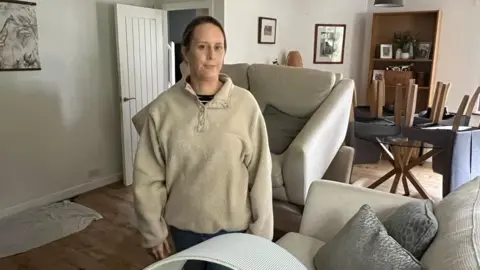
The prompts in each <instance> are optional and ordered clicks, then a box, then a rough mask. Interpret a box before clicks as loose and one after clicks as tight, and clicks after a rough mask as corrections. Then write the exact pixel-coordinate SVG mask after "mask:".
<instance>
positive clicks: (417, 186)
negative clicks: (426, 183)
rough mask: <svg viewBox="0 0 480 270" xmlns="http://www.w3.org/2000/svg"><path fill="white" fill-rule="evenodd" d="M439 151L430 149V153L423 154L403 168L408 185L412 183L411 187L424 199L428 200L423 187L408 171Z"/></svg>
mask: <svg viewBox="0 0 480 270" xmlns="http://www.w3.org/2000/svg"><path fill="white" fill-rule="evenodd" d="M441 151H442V150H439V149H432V150H431V151H430V152H428V153H426V154H423V155H422V156H420V157H419V158H417V159H414V160H413V161H412V162H409V163H408V165H407V166H406V167H405V170H404V175H405V176H406V177H407V179H408V180H409V181H410V183H412V185H413V186H414V187H415V189H416V190H417V191H418V193H419V194H420V195H421V196H422V198H424V199H430V197H429V196H428V194H427V192H426V191H425V189H424V188H423V186H422V185H421V184H420V182H419V181H418V179H417V178H416V177H415V176H414V175H413V174H412V172H411V171H410V170H411V169H413V168H414V167H416V166H418V165H420V164H422V163H423V162H425V161H426V160H427V159H429V158H431V157H433V156H435V155H436V154H438V153H440V152H441Z"/></svg>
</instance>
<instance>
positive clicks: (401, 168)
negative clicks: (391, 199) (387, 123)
mask: <svg viewBox="0 0 480 270" xmlns="http://www.w3.org/2000/svg"><path fill="white" fill-rule="evenodd" d="M392 128H393V127H392ZM356 137H357V138H359V139H363V140H366V141H369V142H372V143H375V144H376V145H378V147H379V148H380V151H381V152H382V155H384V156H385V157H386V158H387V160H388V162H390V164H392V166H393V169H392V170H390V171H389V172H388V173H386V174H385V175H384V176H382V177H380V178H379V179H378V180H377V181H375V182H374V183H373V184H371V185H370V186H368V188H372V189H375V188H377V187H378V186H380V185H381V184H383V183H385V182H386V181H387V180H388V179H390V178H391V177H393V176H394V177H395V178H394V180H393V184H392V186H391V188H390V193H396V192H397V187H398V185H399V183H400V180H401V181H402V185H403V188H404V190H405V196H410V190H409V188H408V181H409V182H410V183H411V184H412V185H413V187H414V188H415V189H416V190H417V191H418V193H419V194H420V196H422V198H424V199H430V197H429V196H428V194H427V192H426V191H425V189H424V188H423V186H422V185H421V184H420V182H419V181H418V179H417V178H416V177H415V176H414V175H413V173H412V172H411V170H412V169H413V168H414V167H416V166H418V165H421V164H422V163H423V162H425V161H426V160H427V159H429V158H431V157H433V156H435V155H437V154H438V153H440V152H441V151H442V149H441V148H440V147H437V146H435V145H431V144H426V143H425V142H424V141H419V140H413V139H409V138H407V137H405V136H403V135H401V132H400V133H399V134H397V135H393V136H382V135H379V134H369V135H366V134H358V133H357V134H356ZM420 149H430V151H427V152H426V153H425V154H421V155H420Z"/></svg>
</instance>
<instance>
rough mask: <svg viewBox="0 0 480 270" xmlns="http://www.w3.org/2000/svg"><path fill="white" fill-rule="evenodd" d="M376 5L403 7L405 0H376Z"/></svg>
mask: <svg viewBox="0 0 480 270" xmlns="http://www.w3.org/2000/svg"><path fill="white" fill-rule="evenodd" d="M373 6H375V7H403V0H375V3H374V4H373Z"/></svg>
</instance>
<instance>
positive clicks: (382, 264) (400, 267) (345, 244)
mask: <svg viewBox="0 0 480 270" xmlns="http://www.w3.org/2000/svg"><path fill="white" fill-rule="evenodd" d="M314 265H315V268H316V269H317V270H338V269H348V270H366V269H368V270H377V269H378V270H388V269H392V270H394V269H395V270H407V269H408V270H417V269H424V268H423V267H422V265H421V264H420V262H419V261H418V260H417V259H415V257H413V255H411V254H410V253H409V252H408V251H406V250H405V249H404V248H403V247H402V246H400V244H398V243H397V242H396V241H395V240H394V239H393V238H392V237H391V236H389V235H388V234H387V230H386V229H385V227H384V226H383V224H382V222H381V221H380V220H379V219H378V218H377V216H376V215H375V212H373V211H372V209H371V208H370V206H369V205H363V206H362V207H361V208H360V210H359V211H358V212H357V213H356V214H355V215H354V216H353V217H352V218H351V219H350V220H349V221H348V222H347V224H345V226H344V227H343V228H342V229H341V230H340V232H338V234H337V235H335V237H334V238H333V239H331V240H330V241H328V242H327V243H326V244H325V245H324V246H322V247H321V248H320V249H319V250H318V252H317V254H316V255H315V257H314Z"/></svg>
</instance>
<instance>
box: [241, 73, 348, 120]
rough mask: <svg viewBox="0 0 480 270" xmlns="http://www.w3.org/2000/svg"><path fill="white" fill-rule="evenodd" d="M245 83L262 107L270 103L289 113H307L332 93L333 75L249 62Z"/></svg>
mask: <svg viewBox="0 0 480 270" xmlns="http://www.w3.org/2000/svg"><path fill="white" fill-rule="evenodd" d="M248 82H249V86H250V91H251V92H252V94H253V96H254V97H255V99H256V100H257V102H258V104H259V106H260V108H261V109H262V110H263V109H265V107H266V106H267V104H271V105H273V106H275V108H278V109H280V110H282V111H283V112H285V113H288V114H290V115H295V116H309V115H312V114H313V112H315V111H316V110H317V109H318V107H319V106H320V105H321V104H322V103H323V102H324V101H325V99H326V98H327V97H328V96H329V95H330V93H331V92H332V89H333V86H334V84H335V74H334V73H333V72H328V71H320V70H316V69H308V68H297V67H288V66H277V65H267V64H252V65H250V66H249V68H248ZM352 93H353V92H352ZM351 100H352V96H351V95H350V101H351Z"/></svg>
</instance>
